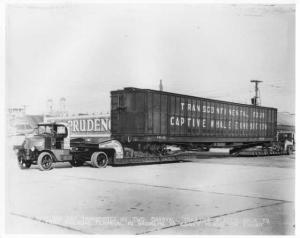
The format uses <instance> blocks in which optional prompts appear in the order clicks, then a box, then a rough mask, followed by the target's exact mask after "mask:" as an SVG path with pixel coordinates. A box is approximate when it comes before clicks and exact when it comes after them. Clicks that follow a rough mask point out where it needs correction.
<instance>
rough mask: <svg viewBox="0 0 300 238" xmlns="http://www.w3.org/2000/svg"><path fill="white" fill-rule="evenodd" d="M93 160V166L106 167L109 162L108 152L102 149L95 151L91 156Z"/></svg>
mask: <svg viewBox="0 0 300 238" xmlns="http://www.w3.org/2000/svg"><path fill="white" fill-rule="evenodd" d="M91 162H92V165H93V167H96V168H105V167H106V166H107V164H108V157H107V154H106V153H104V152H102V151H99V152H94V153H93V154H92V157H91Z"/></svg>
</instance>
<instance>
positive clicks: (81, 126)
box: [44, 115, 111, 137]
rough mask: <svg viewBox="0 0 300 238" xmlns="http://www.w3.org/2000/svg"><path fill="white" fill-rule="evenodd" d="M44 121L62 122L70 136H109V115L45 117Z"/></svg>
mask: <svg viewBox="0 0 300 238" xmlns="http://www.w3.org/2000/svg"><path fill="white" fill-rule="evenodd" d="M44 122H64V123H68V124H69V127H70V136H71V137H110V135H111V133H110V125H111V124H110V115H97V116H74V117H45V118H44Z"/></svg>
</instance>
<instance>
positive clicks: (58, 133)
mask: <svg viewBox="0 0 300 238" xmlns="http://www.w3.org/2000/svg"><path fill="white" fill-rule="evenodd" d="M69 131H70V130H69V126H68V124H65V123H55V122H54V123H40V124H38V127H37V128H36V129H35V133H34V134H32V135H30V136H27V137H25V140H24V142H23V143H22V145H18V146H14V150H15V151H16V153H17V158H18V164H19V167H20V168H21V169H26V168H30V166H31V165H32V164H37V165H38V166H39V168H40V169H41V170H50V169H52V168H53V163H55V162H69V163H70V164H71V165H72V166H80V165H82V164H83V163H84V162H86V161H89V162H91V165H92V166H93V167H96V168H103V167H106V165H107V164H108V163H112V160H113V159H115V158H118V157H119V158H122V157H123V148H122V145H120V143H119V142H117V141H114V140H107V141H104V142H101V143H97V142H92V141H89V140H87V139H83V138H76V139H72V140H71V139H70V134H69Z"/></svg>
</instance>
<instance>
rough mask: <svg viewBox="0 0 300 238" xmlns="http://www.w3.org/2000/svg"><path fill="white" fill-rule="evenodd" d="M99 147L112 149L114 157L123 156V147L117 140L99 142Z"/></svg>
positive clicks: (121, 157)
mask: <svg viewBox="0 0 300 238" xmlns="http://www.w3.org/2000/svg"><path fill="white" fill-rule="evenodd" d="M99 149H113V150H114V151H115V159H123V158H124V149H123V146H122V144H121V143H120V142H119V141H117V140H109V141H104V142H101V143H99Z"/></svg>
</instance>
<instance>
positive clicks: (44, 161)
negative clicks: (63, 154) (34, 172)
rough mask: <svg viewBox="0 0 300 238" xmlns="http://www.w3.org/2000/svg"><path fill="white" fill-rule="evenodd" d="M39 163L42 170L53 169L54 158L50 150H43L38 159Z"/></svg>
mask: <svg viewBox="0 0 300 238" xmlns="http://www.w3.org/2000/svg"><path fill="white" fill-rule="evenodd" d="M37 164H38V166H39V168H40V170H50V169H52V164H53V158H52V155H51V154H50V153H48V152H42V153H41V154H40V155H39V157H38V160H37Z"/></svg>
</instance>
